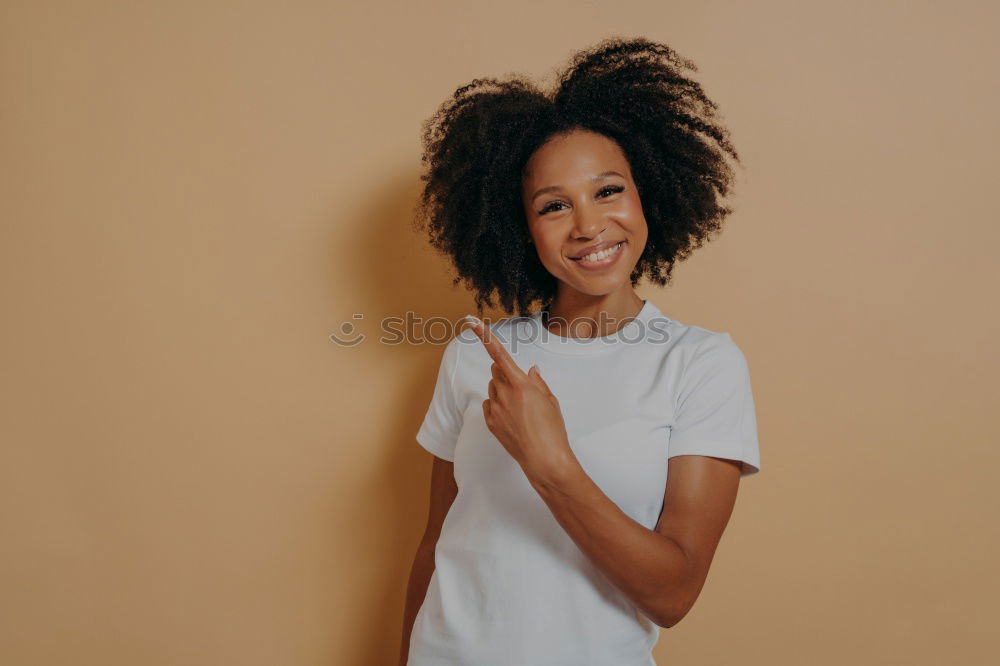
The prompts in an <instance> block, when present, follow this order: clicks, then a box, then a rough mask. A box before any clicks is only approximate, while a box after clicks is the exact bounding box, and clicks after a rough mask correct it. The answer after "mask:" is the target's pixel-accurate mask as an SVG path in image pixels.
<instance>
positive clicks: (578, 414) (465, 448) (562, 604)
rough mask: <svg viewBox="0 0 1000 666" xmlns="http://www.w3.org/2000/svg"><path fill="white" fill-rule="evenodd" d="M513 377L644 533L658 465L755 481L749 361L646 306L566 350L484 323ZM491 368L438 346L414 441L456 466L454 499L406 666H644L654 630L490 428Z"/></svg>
mask: <svg viewBox="0 0 1000 666" xmlns="http://www.w3.org/2000/svg"><path fill="white" fill-rule="evenodd" d="M490 328H491V330H492V331H493V333H494V334H495V335H496V336H497V339H498V340H499V341H500V342H501V343H502V344H503V345H504V347H505V348H506V349H507V351H508V352H509V353H510V354H511V356H512V357H513V359H514V361H515V362H516V363H517V365H518V366H519V367H520V368H521V369H522V370H524V371H525V372H527V370H528V369H529V368H530V367H531V366H532V365H533V364H538V369H539V371H540V372H541V375H542V378H543V379H545V381H546V382H547V383H548V385H549V388H550V389H551V390H552V392H553V393H554V394H555V395H556V397H557V398H558V399H559V405H560V408H561V410H562V413H563V420H564V421H565V423H566V430H567V433H568V435H569V441H570V445H571V447H572V449H573V452H574V454H575V455H576V457H577V459H579V461H580V464H581V465H582V466H583V468H584V470H585V471H586V472H587V474H588V475H589V476H590V477H591V478H593V480H594V482H595V483H596V484H597V485H598V486H599V487H600V488H601V490H602V491H603V492H604V493H605V494H606V495H608V497H610V498H611V499H612V500H613V501H614V502H615V504H617V505H618V506H619V507H620V508H621V509H622V511H624V512H625V513H626V514H627V515H629V516H630V517H631V518H633V519H634V520H636V521H637V522H639V523H640V524H641V525H643V526H645V527H646V528H648V529H653V528H655V526H656V523H657V520H658V519H659V516H660V511H661V509H662V508H663V499H664V493H665V490H666V482H667V460H668V458H671V457H673V456H677V455H703V456H716V457H720V458H730V459H733V460H740V461H742V463H743V467H742V476H747V475H750V474H753V473H755V472H758V471H759V470H760V452H759V448H758V442H757V423H756V415H755V411H754V401H753V395H752V392H751V388H750V377H749V370H748V366H747V362H746V359H745V358H744V356H743V353H742V351H741V350H740V349H739V347H737V346H736V344H735V343H734V342H733V340H732V338H730V336H729V334H728V333H716V332H714V331H709V330H707V329H704V328H700V327H698V326H692V325H686V324H682V323H680V322H678V321H676V320H674V319H672V318H670V317H667V316H666V315H664V314H663V313H662V312H660V310H659V308H657V307H656V306H655V305H653V303H651V302H650V301H648V300H647V301H645V302H644V305H643V307H642V310H641V311H640V312H639V314H638V316H637V317H636V318H635V319H633V320H632V321H631V322H630V323H628V324H627V325H626V326H624V327H623V328H622V329H620V330H619V331H618V332H616V333H615V334H612V335H610V336H607V337H604V338H563V337H560V336H557V335H555V334H553V333H551V332H549V331H548V330H547V329H546V328H545V327H544V326H543V325H542V322H541V313H540V312H536V313H535V314H533V315H531V316H522V317H509V318H507V319H503V320H501V321H498V322H495V323H493V324H491V325H490ZM492 362H493V360H492V359H491V358H490V356H489V354H487V353H486V349H485V348H484V347H483V344H482V342H480V340H479V338H478V337H477V336H476V334H475V333H474V332H473V331H472V330H471V329H469V328H467V327H466V328H463V329H462V331H461V332H460V333H459V334H458V335H456V336H455V337H454V338H453V339H452V340H451V341H450V342H449V343H448V344H447V346H446V347H445V349H444V352H443V355H442V360H441V365H440V368H439V371H438V377H437V385H436V386H435V389H434V394H433V397H432V399H431V403H430V406H429V408H428V410H427V414H426V416H425V418H424V421H423V423H422V424H421V426H420V429H419V431H418V432H417V436H416V439H417V441H418V442H419V443H420V445H421V446H423V447H424V448H426V449H427V450H428V451H430V452H431V453H433V454H434V455H436V456H438V457H440V458H443V459H445V460H450V461H453V462H454V472H455V480H456V482H457V484H458V495H457V496H456V497H455V500H454V503H453V504H452V506H451V508H450V509H449V511H448V515H447V516H446V517H445V520H444V524H443V525H442V528H441V534H440V537H439V539H438V542H437V547H436V550H435V569H434V573H433V575H432V576H431V580H430V584H429V586H428V589H427V595H426V597H425V599H424V602H423V605H422V606H421V607H420V610H419V612H418V613H417V617H416V620H415V622H414V625H413V631H412V634H411V637H410V650H409V658H408V661H407V664H408V666H650V665H652V666H655V664H656V662H655V661H654V660H653V658H652V654H651V650H652V648H653V646H654V645H655V644H656V641H657V639H658V638H659V627H657V626H656V625H655V624H654V623H653V622H652V621H650V620H649V619H648V618H647V617H645V616H644V615H643V614H642V613H641V611H639V610H638V609H637V608H636V607H635V606H634V605H633V604H632V603H631V602H630V601H629V599H628V598H627V597H626V596H625V595H624V594H623V593H621V592H620V591H619V590H618V588H616V587H615V586H613V584H612V583H611V582H610V581H609V580H608V579H607V578H606V577H605V576H604V574H603V573H602V572H601V571H600V570H599V569H598V568H597V567H596V566H595V565H594V564H593V563H592V562H591V561H590V560H589V558H588V557H587V556H586V555H585V554H584V553H583V551H581V550H580V549H579V547H578V546H577V545H576V543H575V542H574V541H573V540H572V538H571V537H570V536H569V534H567V533H566V531H565V530H564V529H563V527H562V526H561V525H560V524H559V523H558V522H557V521H556V519H555V517H554V516H553V515H552V512H551V510H550V509H549V507H548V505H547V504H545V502H544V501H543V500H542V499H541V497H540V496H539V495H538V493H537V492H536V491H535V489H534V488H532V487H531V484H530V483H529V482H528V479H527V477H526V476H525V474H524V471H523V470H522V469H521V467H520V465H518V464H517V462H515V461H514V459H513V458H512V457H511V456H510V454H509V453H507V450H506V449H505V448H504V447H503V445H502V444H501V443H500V441H499V440H498V439H497V438H496V437H494V435H493V434H492V433H491V432H490V431H489V429H488V428H487V427H486V422H485V420H484V418H483V408H482V403H483V401H484V400H486V399H487V397H489V396H488V388H487V384H488V383H489V381H490V379H491V377H492V375H491V372H490V365H491V364H492Z"/></svg>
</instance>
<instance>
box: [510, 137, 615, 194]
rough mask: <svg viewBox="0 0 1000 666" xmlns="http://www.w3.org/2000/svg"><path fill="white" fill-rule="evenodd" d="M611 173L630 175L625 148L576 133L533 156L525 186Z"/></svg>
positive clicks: (550, 142) (554, 140) (551, 141)
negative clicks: (610, 171) (605, 172)
mask: <svg viewBox="0 0 1000 666" xmlns="http://www.w3.org/2000/svg"><path fill="white" fill-rule="evenodd" d="M609 170H615V171H620V172H621V173H628V160H627V159H626V158H625V154H624V153H623V152H622V150H621V147H620V146H619V145H618V144H617V143H616V142H615V141H613V140H612V139H609V138H608V137H606V136H604V135H603V134H597V133H595V132H586V131H575V132H572V133H570V134H565V135H559V136H556V137H553V138H551V139H549V140H548V141H547V142H546V143H544V144H543V145H542V146H541V147H539V148H538V150H536V151H535V152H534V153H533V154H532V156H531V157H530V158H529V159H528V162H527V163H526V164H525V167H524V183H525V185H538V186H544V185H551V184H562V183H563V182H568V181H571V180H575V179H581V180H583V179H589V178H590V177H591V176H592V175H594V174H596V173H601V172H602V171H609ZM549 181H551V182H549Z"/></svg>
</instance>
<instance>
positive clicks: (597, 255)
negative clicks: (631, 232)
mask: <svg viewBox="0 0 1000 666" xmlns="http://www.w3.org/2000/svg"><path fill="white" fill-rule="evenodd" d="M624 244H625V241H621V242H620V243H618V245H615V246H614V247H610V248H608V249H607V250H601V251H600V252H594V253H592V254H588V255H587V256H585V257H580V261H600V260H601V259H607V258H608V257H610V256H611V255H612V254H614V253H615V252H617V251H618V250H620V249H621V247H622V245H624Z"/></svg>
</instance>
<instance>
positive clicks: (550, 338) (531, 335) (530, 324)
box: [520, 299, 670, 355]
mask: <svg viewBox="0 0 1000 666" xmlns="http://www.w3.org/2000/svg"><path fill="white" fill-rule="evenodd" d="M656 316H660V317H662V318H664V319H665V320H666V321H668V322H669V321H670V318H669V317H666V316H665V315H663V314H662V313H661V312H660V311H659V309H658V308H657V307H656V306H655V305H653V303H652V301H650V300H648V299H643V302H642V308H640V309H639V312H638V313H637V314H636V315H635V317H633V318H632V320H631V321H630V322H629V323H627V324H625V326H622V327H621V328H620V329H618V330H617V331H615V332H614V333H611V334H610V335H605V336H601V337H596V338H570V337H563V336H561V335H557V334H556V333H553V332H551V331H550V330H548V329H547V328H546V327H545V326H544V324H543V323H542V310H541V309H539V310H537V311H536V312H535V313H533V314H532V315H530V316H529V317H527V318H526V319H524V320H523V321H522V324H523V326H524V329H523V330H522V333H521V334H520V335H524V336H527V339H529V340H530V341H531V342H532V344H534V345H536V346H538V347H540V348H542V349H544V350H546V351H550V352H554V353H556V354H575V355H581V354H602V353H607V352H609V351H614V350H616V349H621V348H623V347H628V346H630V345H634V344H638V343H639V342H641V341H642V339H643V338H645V337H647V336H649V334H650V330H649V329H650V327H649V322H650V321H651V320H652V319H653V318H654V317H656ZM658 332H660V333H662V330H658ZM522 339H523V338H522Z"/></svg>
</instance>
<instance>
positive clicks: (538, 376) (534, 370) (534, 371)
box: [528, 365, 552, 394]
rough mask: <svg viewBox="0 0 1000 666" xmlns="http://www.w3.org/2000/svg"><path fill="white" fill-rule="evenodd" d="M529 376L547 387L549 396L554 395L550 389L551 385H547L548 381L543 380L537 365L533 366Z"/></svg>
mask: <svg viewBox="0 0 1000 666" xmlns="http://www.w3.org/2000/svg"><path fill="white" fill-rule="evenodd" d="M528 374H529V375H531V376H532V377H534V378H535V380H537V381H538V382H540V383H541V385H542V386H544V387H545V391H546V393H549V394H551V393H552V391H551V390H550V389H549V385H548V384H547V383H546V381H545V380H544V379H542V373H541V371H540V370H539V369H538V366H537V365H533V366H531V368H530V369H529V370H528Z"/></svg>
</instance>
